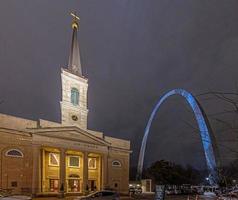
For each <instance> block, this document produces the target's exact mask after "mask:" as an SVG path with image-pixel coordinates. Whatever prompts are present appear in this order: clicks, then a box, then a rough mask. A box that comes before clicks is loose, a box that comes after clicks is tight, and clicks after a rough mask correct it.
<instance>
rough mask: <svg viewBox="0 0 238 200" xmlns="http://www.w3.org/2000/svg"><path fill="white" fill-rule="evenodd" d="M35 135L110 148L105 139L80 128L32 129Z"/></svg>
mask: <svg viewBox="0 0 238 200" xmlns="http://www.w3.org/2000/svg"><path fill="white" fill-rule="evenodd" d="M31 130H32V132H33V134H37V135H41V136H46V137H51V138H60V139H65V140H72V141H77V142H83V143H90V144H95V145H103V146H110V143H108V142H106V141H105V140H103V138H98V137H96V136H94V135H92V134H90V133H89V132H87V131H86V130H83V129H80V128H78V127H49V128H37V129H31Z"/></svg>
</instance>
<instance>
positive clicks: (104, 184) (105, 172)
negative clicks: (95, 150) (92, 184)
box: [102, 154, 108, 189]
mask: <svg viewBox="0 0 238 200" xmlns="http://www.w3.org/2000/svg"><path fill="white" fill-rule="evenodd" d="M107 186H108V155H107V154H104V155H103V156H102V189H103V188H105V187H107Z"/></svg>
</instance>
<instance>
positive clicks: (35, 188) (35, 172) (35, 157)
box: [32, 146, 41, 196]
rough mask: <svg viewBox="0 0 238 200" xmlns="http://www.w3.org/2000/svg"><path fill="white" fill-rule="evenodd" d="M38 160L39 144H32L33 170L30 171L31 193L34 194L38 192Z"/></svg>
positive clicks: (39, 158) (39, 155) (39, 154)
mask: <svg viewBox="0 0 238 200" xmlns="http://www.w3.org/2000/svg"><path fill="white" fill-rule="evenodd" d="M40 160H41V149H40V146H33V171H32V194H33V196H36V194H37V193H39V192H40V187H41V184H40V181H41V177H40Z"/></svg>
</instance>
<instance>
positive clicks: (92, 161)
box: [88, 158, 97, 169]
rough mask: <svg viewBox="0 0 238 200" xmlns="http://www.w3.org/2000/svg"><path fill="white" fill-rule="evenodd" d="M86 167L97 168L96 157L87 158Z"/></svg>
mask: <svg viewBox="0 0 238 200" xmlns="http://www.w3.org/2000/svg"><path fill="white" fill-rule="evenodd" d="M88 168H89V169H96V168H97V159H96V158H88Z"/></svg>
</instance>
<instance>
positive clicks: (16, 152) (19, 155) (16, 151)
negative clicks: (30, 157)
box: [6, 149, 23, 158]
mask: <svg viewBox="0 0 238 200" xmlns="http://www.w3.org/2000/svg"><path fill="white" fill-rule="evenodd" d="M6 156H10V157H17V158H22V157H23V153H22V152H21V151H20V150H19V149H9V150H8V151H7V152H6Z"/></svg>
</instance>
